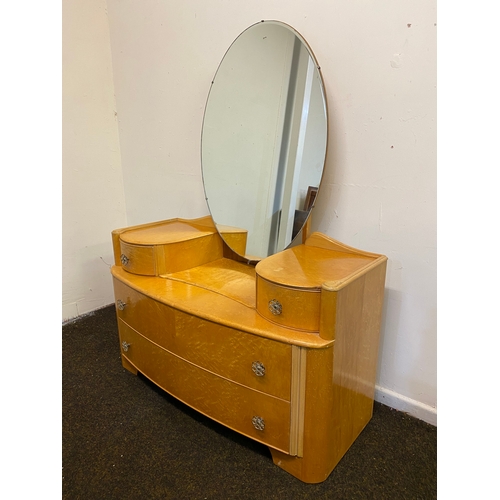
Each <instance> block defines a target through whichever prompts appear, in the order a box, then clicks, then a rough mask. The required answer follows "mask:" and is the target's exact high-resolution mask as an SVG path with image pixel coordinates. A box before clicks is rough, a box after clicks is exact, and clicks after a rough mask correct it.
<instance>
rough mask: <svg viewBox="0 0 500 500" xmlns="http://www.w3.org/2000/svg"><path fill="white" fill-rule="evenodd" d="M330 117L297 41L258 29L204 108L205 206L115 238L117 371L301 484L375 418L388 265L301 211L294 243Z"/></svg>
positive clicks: (268, 26)
mask: <svg viewBox="0 0 500 500" xmlns="http://www.w3.org/2000/svg"><path fill="white" fill-rule="evenodd" d="M259 82H261V83H262V85H261V86H259V85H260V83H259ZM245 100H246V101H245ZM245 102H246V104H245ZM326 118H327V117H326V103H325V98H324V89H323V83H322V80H321V75H320V72H319V67H318V64H317V63H316V60H315V58H314V56H313V54H312V52H311V51H310V49H309V47H308V46H307V44H306V43H305V41H304V40H303V38H302V37H301V36H300V35H299V34H298V33H297V32H296V31H295V30H293V29H292V28H290V27H289V26H287V25H285V24H283V23H279V22H275V21H265V22H264V21H263V22H261V23H258V24H256V25H253V26H251V27H250V28H248V29H247V30H245V31H244V32H243V33H242V34H241V35H240V36H239V37H238V38H237V39H236V41H235V42H234V43H233V44H232V46H231V47H230V49H229V50H228V52H227V53H226V55H225V56H224V59H223V60H222V63H221V65H220V66H219V68H218V70H217V73H216V76H215V78H214V81H213V82H212V86H211V89H210V94H209V98H208V101H207V107H206V110H205V116H204V121H203V133H202V169H203V172H202V173H203V181H204V186H205V193H206V197H207V202H208V206H209V209H210V213H211V215H208V216H206V217H201V218H198V219H189V220H188V219H169V220H165V221H159V222H153V223H148V224H142V225H138V226H133V227H127V228H123V229H117V230H115V231H113V233H112V241H113V251H114V266H113V267H112V271H111V272H112V276H113V283H114V291H115V301H116V311H117V317H118V328H119V340H120V349H121V356H122V364H123V366H124V367H125V368H126V369H127V370H129V371H130V372H132V373H134V374H137V373H138V372H140V373H142V374H143V375H145V376H146V377H147V378H149V379H150V380H152V381H153V382H154V383H156V384H157V385H158V386H159V387H161V388H162V389H163V390H165V391H166V392H168V393H169V394H171V395H172V396H174V397H175V398H177V399H179V400H180V401H182V402H184V403H185V404H187V405H189V406H190V407H192V408H194V409H195V410H197V411H199V412H201V413H203V414H204V415H206V416H208V417H210V418H212V419H213V420H215V421H217V422H220V423H221V424H223V425H225V426H227V427H229V428H231V429H233V430H235V431H237V432H239V433H241V434H243V435H245V436H248V437H250V438H252V439H254V440H256V441H259V442H261V443H263V444H265V445H267V446H268V447H269V449H270V451H271V455H272V458H273V461H274V463H275V464H276V465H278V466H279V467H281V468H282V469H284V470H286V471H287V472H289V473H290V474H292V475H293V476H295V477H296V478H298V479H300V480H301V481H304V482H307V483H318V482H321V481H324V480H325V479H326V478H327V477H328V475H329V474H330V473H331V471H332V470H333V468H334V467H335V466H336V464H337V463H338V462H339V460H340V459H341V458H342V456H343V455H344V454H345V452H346V451H347V450H348V449H349V447H350V446H351V444H352V443H353V442H354V440H355V439H356V438H357V436H358V435H359V434H360V432H361V431H362V430H363V428H364V427H365V425H366V424H367V423H368V421H369V420H370V418H371V416H372V411H373V397H374V388H375V376H376V368H377V355H378V342H379V331H380V323H381V314H382V304H383V295H384V283H385V272H386V260H387V259H386V257H385V256H383V255H378V254H374V253H371V252H366V251H362V250H358V249H354V248H351V247H349V246H347V245H344V244H342V243H340V242H338V241H335V240H333V239H331V238H329V237H327V236H326V235H323V234H321V233H312V234H309V225H308V222H309V221H310V218H309V219H307V221H306V223H305V225H304V226H303V227H302V230H301V231H300V233H299V234H298V235H297V236H296V237H295V239H294V240H293V241H292V232H293V233H296V231H293V226H294V225H295V226H297V215H296V214H297V213H302V212H304V208H305V207H307V204H308V203H306V202H305V198H306V196H307V193H308V192H309V193H310V192H311V189H312V190H313V191H314V192H315V191H316V190H317V188H318V187H319V185H320V181H321V176H322V171H323V165H324V161H325V155H326V137H327V131H326V126H327V119H326ZM310 188H311V189H310ZM231 203H232V205H231ZM229 206H232V207H233V208H232V209H230V208H228V207H229ZM308 213H309V212H308ZM235 466H237V464H236V465H235Z"/></svg>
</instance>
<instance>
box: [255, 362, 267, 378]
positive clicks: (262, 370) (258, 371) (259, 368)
mask: <svg viewBox="0 0 500 500" xmlns="http://www.w3.org/2000/svg"><path fill="white" fill-rule="evenodd" d="M252 371H253V372H254V373H255V375H257V377H263V376H264V375H265V374H266V367H265V366H264V365H263V364H262V363H261V362H260V361H254V362H253V363H252Z"/></svg>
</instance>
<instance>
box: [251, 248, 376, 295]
mask: <svg viewBox="0 0 500 500" xmlns="http://www.w3.org/2000/svg"><path fill="white" fill-rule="evenodd" d="M376 258H377V257H375V256H368V255H361V254H356V253H351V252H344V251H339V250H330V249H325V248H318V247H314V246H307V245H299V246H296V247H293V248H289V249H288V250H285V251H283V252H280V253H277V254H274V255H272V256H270V257H267V258H266V259H263V260H261V261H260V262H259V263H258V264H257V266H256V268H255V270H256V272H257V274H258V275H259V276H261V277H262V278H264V279H266V280H268V281H271V282H274V283H277V284H280V285H283V286H288V287H294V288H310V289H311V288H312V289H320V288H321V286H322V285H323V284H324V283H325V282H339V281H344V280H347V279H349V278H350V277H351V276H352V275H354V274H357V273H358V272H360V271H362V270H363V269H364V268H365V267H367V266H369V265H370V264H371V263H372V262H373V261H374V260H376Z"/></svg>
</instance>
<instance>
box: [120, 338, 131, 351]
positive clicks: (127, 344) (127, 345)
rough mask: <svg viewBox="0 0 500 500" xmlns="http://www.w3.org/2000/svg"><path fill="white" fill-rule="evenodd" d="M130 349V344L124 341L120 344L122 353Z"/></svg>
mask: <svg viewBox="0 0 500 500" xmlns="http://www.w3.org/2000/svg"><path fill="white" fill-rule="evenodd" d="M129 347H130V344H129V343H128V342H126V341H125V340H124V341H123V342H122V349H123V352H128V348H129Z"/></svg>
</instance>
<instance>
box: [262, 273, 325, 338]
mask: <svg viewBox="0 0 500 500" xmlns="http://www.w3.org/2000/svg"><path fill="white" fill-rule="evenodd" d="M320 308H321V290H319V289H318V290H314V289H300V288H292V287H287V286H283V285H279V284H277V283H273V282H271V281H268V280H266V279H264V278H262V277H261V276H259V275H257V311H258V313H259V314H260V315H261V316H263V317H264V318H266V319H267V320H269V321H272V322H273V323H277V324H278V325H281V326H285V327H288V328H294V329H296V330H305V331H309V332H317V331H319V318H320Z"/></svg>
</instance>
